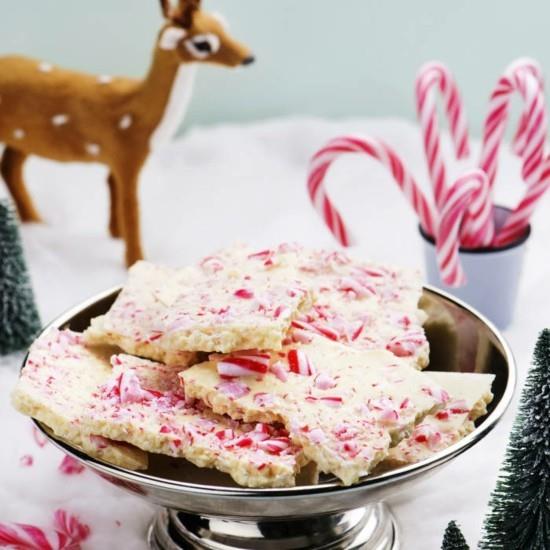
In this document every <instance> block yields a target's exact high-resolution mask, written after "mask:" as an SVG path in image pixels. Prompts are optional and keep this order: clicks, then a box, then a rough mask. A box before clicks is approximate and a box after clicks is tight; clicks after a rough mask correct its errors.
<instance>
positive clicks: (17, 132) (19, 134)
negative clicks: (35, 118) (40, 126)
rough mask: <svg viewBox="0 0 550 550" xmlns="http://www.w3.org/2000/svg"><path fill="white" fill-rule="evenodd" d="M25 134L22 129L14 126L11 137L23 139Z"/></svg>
mask: <svg viewBox="0 0 550 550" xmlns="http://www.w3.org/2000/svg"><path fill="white" fill-rule="evenodd" d="M25 136H26V134H25V130H22V129H21V128H16V129H15V130H14V131H13V137H14V138H15V139H24V137H25Z"/></svg>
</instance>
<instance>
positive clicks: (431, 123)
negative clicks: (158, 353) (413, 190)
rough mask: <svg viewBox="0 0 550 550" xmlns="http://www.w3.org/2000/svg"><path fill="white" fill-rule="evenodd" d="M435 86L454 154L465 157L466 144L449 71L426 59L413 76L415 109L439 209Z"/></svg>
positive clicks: (441, 176)
mask: <svg viewBox="0 0 550 550" xmlns="http://www.w3.org/2000/svg"><path fill="white" fill-rule="evenodd" d="M436 87H437V88H439V92H440V93H441V94H442V96H443V101H444V104H445V111H446V113H447V118H448V121H449V126H450V133H451V138H452V141H453V144H454V148H455V154H456V157H457V158H458V159H462V158H465V157H467V156H468V154H469V152H470V145H469V138H468V125H467V122H466V115H465V111H464V106H463V103H462V99H461V96H460V92H459V90H458V86H457V85H456V82H455V80H454V78H453V76H452V74H451V72H450V71H449V69H447V67H445V65H443V64H441V63H438V62H430V63H426V64H425V65H423V66H422V67H421V68H420V70H419V72H418V75H417V77H416V82H415V94H416V111H417V114H418V120H419V122H420V126H421V128H422V134H423V141H424V151H425V152H426V160H427V162H428V171H429V173H430V179H431V181H432V186H433V189H434V196H435V203H436V206H437V208H438V210H440V211H441V209H442V208H443V197H444V195H445V189H446V181H445V180H446V174H445V162H444V159H443V153H442V151H441V144H440V136H439V128H438V123H437V108H436V98H435V88H436Z"/></svg>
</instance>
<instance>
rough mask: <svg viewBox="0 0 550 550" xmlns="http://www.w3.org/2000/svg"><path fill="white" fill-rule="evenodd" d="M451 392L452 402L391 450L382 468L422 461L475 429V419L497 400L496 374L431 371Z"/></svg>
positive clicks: (424, 421)
mask: <svg viewBox="0 0 550 550" xmlns="http://www.w3.org/2000/svg"><path fill="white" fill-rule="evenodd" d="M426 374H427V375H428V376H430V377H431V378H432V379H433V380H435V382H437V383H438V384H439V385H440V386H441V387H442V388H444V389H445V390H446V391H447V392H448V393H449V395H450V399H449V401H448V403H447V404H446V405H445V407H444V408H443V409H441V410H440V411H438V412H437V413H436V414H435V415H429V416H426V417H425V418H424V420H422V422H420V423H419V424H418V425H417V426H416V427H415V428H414V430H413V433H412V434H411V436H410V437H408V438H406V439H404V440H403V441H401V442H400V443H399V445H397V446H396V447H393V448H392V449H390V453H389V455H388V456H387V458H386V459H385V460H384V462H382V464H381V465H380V468H381V469H384V470H387V469H390V468H397V467H399V466H404V465H406V464H413V463H416V462H420V461H421V460H424V459H426V458H429V457H430V456H432V455H434V454H435V453H438V452H440V451H442V450H443V449H446V448H447V447H449V446H450V445H452V444H453V443H456V442H457V441H459V440H460V439H462V438H463V437H464V436H466V435H468V434H469V433H470V432H472V431H473V430H474V428H475V425H474V421H475V420H476V419H477V418H479V417H480V416H483V415H485V414H487V405H488V404H489V403H490V402H491V401H492V400H493V394H492V392H491V385H492V383H493V380H494V378H495V377H494V375H492V374H476V373H456V372H429V373H426Z"/></svg>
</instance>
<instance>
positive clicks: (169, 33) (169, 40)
mask: <svg viewBox="0 0 550 550" xmlns="http://www.w3.org/2000/svg"><path fill="white" fill-rule="evenodd" d="M186 36H187V32H186V31H185V30H184V29H181V28H179V27H167V28H166V29H164V31H163V33H162V36H161V37H160V40H159V48H160V49H161V50H175V49H176V48H177V47H178V44H179V42H180V41H181V40H182V39H183V38H185V37H186Z"/></svg>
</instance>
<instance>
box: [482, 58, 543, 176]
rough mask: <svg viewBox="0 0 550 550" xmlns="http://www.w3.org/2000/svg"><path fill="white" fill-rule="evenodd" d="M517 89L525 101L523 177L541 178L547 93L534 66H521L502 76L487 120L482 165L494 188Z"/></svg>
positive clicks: (492, 97) (491, 101)
mask: <svg viewBox="0 0 550 550" xmlns="http://www.w3.org/2000/svg"><path fill="white" fill-rule="evenodd" d="M514 92H519V93H520V94H521V96H522V98H523V100H524V102H525V108H524V111H523V112H524V114H525V118H526V120H525V123H524V127H525V129H524V130H522V135H523V138H522V139H524V146H523V148H522V154H521V158H522V164H523V166H522V176H523V179H524V180H525V182H526V183H527V184H532V183H536V182H537V180H538V179H539V178H540V173H541V169H542V160H543V156H544V148H545V142H546V131H547V114H546V106H545V101H544V93H543V90H542V89H541V86H540V83H539V80H538V79H537V78H536V77H535V75H534V74H533V72H532V71H531V69H529V68H528V67H525V66H519V67H517V68H516V69H515V70H513V71H512V73H511V74H505V75H504V76H502V77H501V78H500V79H499V81H498V83H497V86H496V88H495V89H494V91H493V93H492V94H491V99H490V103H489V114H488V115H487V118H486V119H485V126H484V129H483V142H482V149H481V160H480V165H479V166H480V168H481V169H482V170H483V171H484V172H485V173H486V174H487V176H488V178H489V184H490V186H491V187H493V185H494V182H495V178H496V173H497V162H498V152H499V148H500V145H501V143H502V140H503V137H504V130H505V128H506V122H507V120H508V111H509V104H510V99H511V96H512V94H513V93H514Z"/></svg>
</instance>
